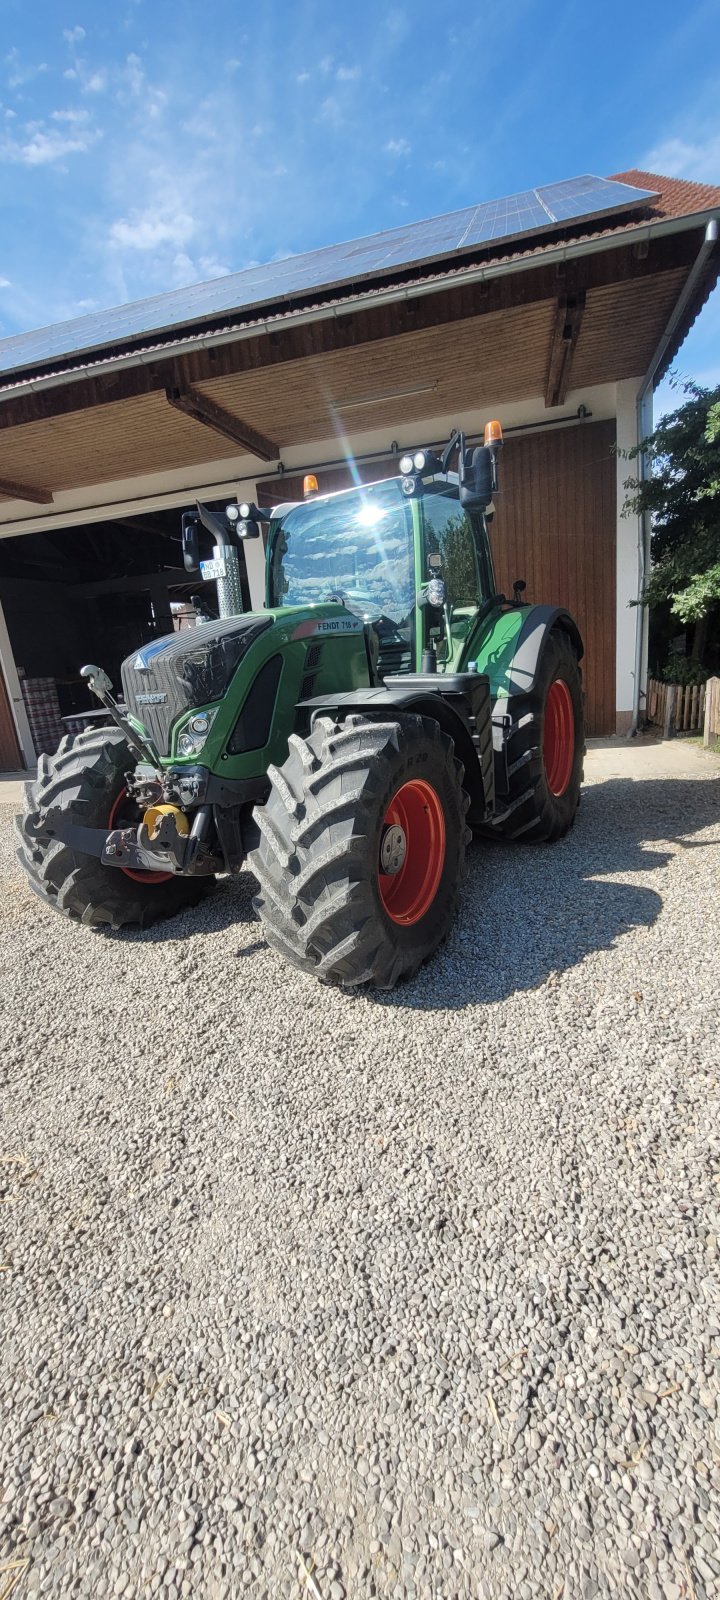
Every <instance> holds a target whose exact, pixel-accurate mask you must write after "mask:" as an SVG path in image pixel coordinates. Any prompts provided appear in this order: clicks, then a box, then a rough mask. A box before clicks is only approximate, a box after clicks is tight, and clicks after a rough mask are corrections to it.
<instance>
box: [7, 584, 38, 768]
mask: <svg viewBox="0 0 720 1600" xmlns="http://www.w3.org/2000/svg"><path fill="white" fill-rule="evenodd" d="M0 673H2V676H3V678H4V679H5V683H6V685H7V692H8V700H9V701H10V710H11V711H12V715H13V721H14V723H15V731H16V733H17V736H18V743H19V745H20V751H21V754H22V757H23V760H24V762H25V765H26V767H28V768H30V767H34V766H35V762H36V760H37V757H36V755H35V746H34V744H33V742H32V734H31V732H30V723H29V722H28V716H27V711H26V710H25V701H24V700H23V697H22V690H21V688H20V680H19V678H18V675H17V668H16V666H15V658H14V656H13V653H12V647H11V644H10V636H9V634H8V631H7V624H6V622H5V614H4V612H3V608H2V605H1V604H0Z"/></svg>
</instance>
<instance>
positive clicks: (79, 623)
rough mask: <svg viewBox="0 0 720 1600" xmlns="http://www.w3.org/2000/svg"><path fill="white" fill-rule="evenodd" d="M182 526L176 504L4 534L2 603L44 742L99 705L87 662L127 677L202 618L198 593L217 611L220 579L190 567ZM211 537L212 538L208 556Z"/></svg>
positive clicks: (114, 677) (36, 733)
mask: <svg viewBox="0 0 720 1600" xmlns="http://www.w3.org/2000/svg"><path fill="white" fill-rule="evenodd" d="M213 509H215V505H214V503H213ZM218 509H219V507H218ZM180 526H181V509H180V508H175V507H173V508H172V509H171V510H163V511H153V512H138V513H136V514H134V515H132V516H127V517H123V518H118V519H112V520H111V519H106V520H104V521H102V522H93V523H91V524H89V525H87V526H83V527H76V528H63V529H60V530H57V531H50V530H49V531H48V532H44V533H29V534H24V535H21V536H19V537H14V538H12V537H11V538H5V539H2V540H0V603H1V604H2V607H3V610H4V612H5V616H6V618H7V625H8V631H9V634H10V641H11V645H12V650H13V655H14V658H15V661H16V663H17V668H18V675H19V677H20V683H21V687H22V690H23V697H24V698H25V701H26V706H27V709H28V715H29V717H30V722H31V727H33V721H34V720H35V722H36V726H35V727H33V736H34V739H35V743H36V745H37V742H38V737H39V738H40V740H41V742H42V741H43V735H44V733H45V731H46V734H47V740H48V744H47V748H49V749H55V748H56V746H57V738H55V739H54V743H53V737H54V734H55V732H56V731H57V732H58V733H59V734H60V735H61V734H62V732H63V731H66V730H67V724H64V723H62V719H63V718H67V717H73V716H76V715H77V716H81V715H82V714H83V713H84V712H89V711H91V710H93V709H97V702H96V701H93V697H92V695H91V694H90V691H89V689H88V687H87V685H86V683H85V682H84V681H83V680H82V679H81V678H80V675H79V669H80V667H81V666H83V665H84V663H85V662H88V661H97V662H99V663H101V664H102V666H104V668H105V670H106V671H107V672H108V673H109V674H110V677H111V678H112V680H113V682H114V684H116V685H119V682H120V664H121V662H122V661H123V660H124V658H125V656H127V655H129V654H130V653H131V651H132V650H134V649H136V648H138V647H139V646H140V645H142V644H146V643H147V642H148V641H149V640H150V639H153V638H156V637H158V636H159V635H161V634H167V633H171V632H172V631H173V628H177V627H180V626H186V625H191V624H192V623H193V622H194V620H195V616H194V612H193V607H192V600H191V597H192V596H193V595H200V596H201V597H202V602H203V605H204V606H205V607H206V608H207V610H208V611H210V612H214V610H215V605H216V596H215V585H214V583H212V582H208V583H204V582H203V581H202V580H201V578H200V577H199V575H193V574H190V573H187V572H186V571H185V569H184V567H183V558H182V548H181V539H180ZM210 545H211V540H210V538H209V536H208V538H207V549H203V550H202V554H203V556H205V555H207V556H210V555H211V554H212V551H211V548H210ZM240 560H241V577H242V584H243V601H244V604H245V605H246V606H249V591H248V587H247V576H246V572H245V566H244V560H243V557H242V554H241V557H240ZM38 707H39V708H40V709H39V710H38ZM58 718H59V719H60V721H61V726H60V727H59V729H58V728H57V727H56V724H57V721H58ZM38 719H39V720H38ZM40 723H43V724H44V723H47V725H48V726H47V730H45V729H44V726H40Z"/></svg>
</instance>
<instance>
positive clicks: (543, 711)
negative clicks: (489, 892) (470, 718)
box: [484, 629, 584, 844]
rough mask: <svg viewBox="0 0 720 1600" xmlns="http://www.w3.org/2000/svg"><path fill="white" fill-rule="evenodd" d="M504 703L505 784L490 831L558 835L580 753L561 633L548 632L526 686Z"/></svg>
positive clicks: (577, 777)
mask: <svg viewBox="0 0 720 1600" xmlns="http://www.w3.org/2000/svg"><path fill="white" fill-rule="evenodd" d="M502 709H503V707H502V706H501V705H500V703H498V705H497V706H496V711H500V710H502ZM506 709H507V712H508V714H509V716H510V718H511V724H510V730H509V733H508V739H507V764H508V784H509V789H508V794H507V797H506V800H505V804H504V807H503V797H502V796H499V797H498V804H499V807H501V809H500V810H499V815H498V818H497V821H496V822H495V823H494V825H493V828H492V830H491V831H492V832H493V833H495V834H498V833H499V834H502V835H503V836H504V837H505V838H508V839H518V840H520V841H523V842H527V843H530V844H533V843H540V842H542V841H543V840H554V839H561V838H562V837H563V835H564V834H566V833H567V832H568V829H570V828H571V827H572V825H573V822H574V820H575V813H576V811H577V808H578V804H579V800H580V785H581V783H582V767H583V754H584V733H583V704H582V680H581V677H580V668H579V665H578V660H577V656H576V654H575V651H574V650H573V647H572V644H571V642H570V640H569V638H568V636H567V634H566V633H563V632H561V631H560V630H559V629H554V630H553V631H552V632H551V633H549V634H548V636H547V639H546V641H545V644H544V646H543V649H542V653H541V656H540V660H539V663H538V669H537V672H536V675H535V681H534V683H533V685H532V688H531V689H530V690H529V691H528V693H527V694H524V695H514V696H513V698H512V699H511V700H509V701H508V702H507V707H506ZM484 831H487V830H484Z"/></svg>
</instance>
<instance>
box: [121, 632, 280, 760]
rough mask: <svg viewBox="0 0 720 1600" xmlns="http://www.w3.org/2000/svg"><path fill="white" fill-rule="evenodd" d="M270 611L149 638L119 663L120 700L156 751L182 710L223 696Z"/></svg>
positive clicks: (166, 746)
mask: <svg viewBox="0 0 720 1600" xmlns="http://www.w3.org/2000/svg"><path fill="white" fill-rule="evenodd" d="M273 621H274V618H273V616H272V614H271V613H269V612H262V611H261V612H250V613H249V614H247V615H243V616H238V617H224V618H222V619H221V620H219V621H217V622H201V623H199V624H198V626H197V627H196V628H187V629H184V630H183V631H182V632H181V633H176V634H169V635H168V636H167V637H166V638H162V639H153V640H152V642H151V643H150V644H146V645H143V646H142V647H141V649H139V650H136V651H134V652H133V654H132V655H131V656H128V658H127V660H126V661H124V662H123V665H122V686H123V694H124V697H125V703H126V705H127V709H128V711H129V713H130V715H131V716H133V717H135V719H136V720H137V721H138V722H141V723H142V724H143V727H145V728H146V729H147V731H148V733H149V734H150V736H151V738H152V740H153V743H154V745H155V747H156V749H157V752H158V755H160V756H166V755H168V754H169V751H170V730H171V728H172V725H173V723H174V722H175V721H176V720H177V718H178V717H179V716H181V715H182V713H183V712H184V711H188V710H191V709H192V708H193V707H194V706H204V705H208V704H210V703H211V702H213V701H215V700H222V698H223V695H224V694H225V692H226V690H227V687H228V684H229V683H230V680H231V678H232V676H233V674H234V672H235V671H236V669H237V667H238V666H239V664H240V662H241V661H242V659H243V657H244V655H245V654H246V653H247V651H248V650H249V648H250V646H251V644H253V643H254V641H255V640H256V639H257V638H259V636H260V634H261V633H264V632H265V630H266V628H269V627H270V626H271V624H272V622H273Z"/></svg>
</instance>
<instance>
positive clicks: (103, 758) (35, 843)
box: [17, 728, 213, 928]
mask: <svg viewBox="0 0 720 1600" xmlns="http://www.w3.org/2000/svg"><path fill="white" fill-rule="evenodd" d="M132 765H133V757H132V754H131V751H130V748H129V746H128V744H127V742H126V740H125V739H124V737H123V735H122V733H121V731H120V729H119V728H95V729H92V730H90V731H89V732H87V733H81V734H79V735H78V736H76V737H72V736H69V737H68V738H66V739H63V741H62V743H61V745H60V747H59V749H58V750H57V752H56V754H55V755H54V756H41V757H40V760H39V762H38V775H37V780H36V782H35V783H31V784H27V785H26V791H25V792H26V810H25V812H24V814H23V816H21V817H18V819H17V827H18V833H19V836H20V848H19V850H18V860H19V862H20V865H21V866H22V867H23V868H24V870H25V872H26V873H27V875H28V878H29V881H30V886H31V888H32V889H34V891H35V893H36V894H37V895H39V896H40V898H41V899H42V900H45V901H46V902H47V904H48V905H51V906H52V907H53V908H54V909H55V910H56V911H61V912H63V913H64V915H65V916H66V917H71V918H72V919H73V920H74V921H76V922H82V923H85V924H86V925H87V926H90V927H102V926H105V927H110V928H121V927H124V926H127V925H132V924H136V925H138V926H140V927H147V926H148V925H149V924H150V923H152V922H158V921H160V920H161V919H162V918H164V917H172V916H174V915H175V914H176V913H177V912H178V911H182V910H183V909H184V907H185V906H192V905H196V904H197V902H198V901H199V900H200V899H201V898H202V896H203V895H204V894H205V893H206V891H207V889H208V887H209V886H210V884H211V883H212V881H213V880H212V879H209V880H208V879H206V878H180V877H177V876H176V875H175V874H174V873H167V872H135V871H133V870H131V869H128V870H125V869H123V868H118V867H106V866H104V865H103V863H102V862H101V861H100V859H99V857H98V856H88V855H85V854H84V853H83V852H82V851H79V850H76V849H74V848H72V847H71V846H70V845H67V844H63V843H62V842H61V841H60V840H57V839H48V840H45V839H42V838H36V836H35V834H34V833H31V832H30V831H29V829H28V822H34V821H37V819H38V814H39V813H40V812H41V811H46V810H47V809H48V807H50V806H52V807H53V808H57V809H59V810H60V811H61V812H63V813H64V814H65V815H66V816H67V817H68V818H69V819H70V820H71V821H72V822H74V823H76V824H78V825H79V826H82V827H86V828H107V829H108V832H109V831H110V829H111V828H112V827H123V826H129V825H130V824H136V823H137V822H138V821H139V820H140V819H139V814H138V812H137V810H136V808H135V806H134V803H133V802H132V801H131V800H130V798H129V797H128V795H127V791H126V788H125V774H126V773H127V772H128V770H129V769H130V768H131V767H132Z"/></svg>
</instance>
